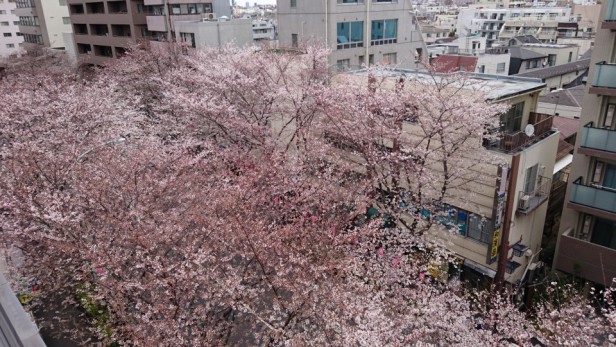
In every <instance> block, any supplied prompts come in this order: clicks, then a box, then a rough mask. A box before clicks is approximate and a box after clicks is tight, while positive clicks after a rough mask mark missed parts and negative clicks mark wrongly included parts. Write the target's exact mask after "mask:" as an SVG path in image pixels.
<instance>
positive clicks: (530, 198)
mask: <svg viewBox="0 0 616 347" xmlns="http://www.w3.org/2000/svg"><path fill="white" fill-rule="evenodd" d="M551 189H552V179H551V178H548V177H543V176H539V178H538V179H537V184H536V186H535V189H533V190H532V191H530V192H525V191H520V195H519V198H518V210H519V211H520V212H526V213H527V212H530V211H533V210H534V209H535V208H537V207H538V206H539V205H541V204H542V203H543V202H545V201H546V200H547V199H548V197H549V196H550V191H551Z"/></svg>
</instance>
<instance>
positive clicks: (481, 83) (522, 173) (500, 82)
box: [353, 69, 559, 284]
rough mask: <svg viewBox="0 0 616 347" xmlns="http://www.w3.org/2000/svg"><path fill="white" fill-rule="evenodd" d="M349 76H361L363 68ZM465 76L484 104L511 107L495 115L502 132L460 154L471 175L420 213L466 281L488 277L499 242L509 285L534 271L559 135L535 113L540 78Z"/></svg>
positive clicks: (424, 79)
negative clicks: (432, 222) (434, 206)
mask: <svg viewBox="0 0 616 347" xmlns="http://www.w3.org/2000/svg"><path fill="white" fill-rule="evenodd" d="M390 73H391V74H392V75H391V83H392V85H393V84H394V83H395V81H398V80H399V79H400V78H401V77H402V78H407V79H409V80H416V81H419V82H421V83H426V84H428V83H435V82H434V81H435V79H436V80H437V81H438V79H439V78H441V77H439V76H440V75H438V74H437V75H430V74H427V73H422V72H418V71H415V70H402V69H396V70H392V71H390ZM353 74H354V75H358V76H360V77H362V78H367V75H366V73H365V71H357V72H354V73H353ZM467 78H468V79H467V80H466V81H465V85H464V87H463V88H469V89H471V90H476V89H480V90H482V91H483V92H484V93H485V98H486V99H487V100H488V101H490V102H493V103H506V104H508V105H511V108H510V110H509V111H508V112H506V113H504V114H502V115H501V127H500V128H498V129H493V131H496V132H498V133H500V135H501V136H500V137H499V138H498V139H495V140H488V139H485V140H484V141H483V147H482V148H480V149H478V150H479V151H480V152H481V153H473V154H471V153H465V154H464V155H465V158H467V159H468V160H469V161H470V162H471V163H473V164H471V165H469V166H468V170H469V173H468V177H475V178H473V179H472V180H467V181H465V182H464V183H463V184H455V183H454V184H453V186H452V187H451V189H449V190H448V192H447V194H446V196H445V198H444V199H443V200H444V204H443V205H442V210H439V211H428V210H421V211H419V212H420V214H421V216H422V217H424V218H432V217H431V216H433V218H434V220H435V221H436V222H437V223H438V224H440V225H434V226H433V228H431V229H430V230H429V232H428V234H427V235H426V238H427V239H429V240H431V241H433V242H436V243H438V244H440V245H441V246H443V247H444V248H447V249H448V250H450V251H451V252H453V253H454V254H455V255H456V256H457V258H458V262H457V263H458V264H463V265H464V266H465V270H464V271H463V274H462V276H463V277H464V278H465V279H475V278H482V279H484V280H488V279H490V278H494V277H495V276H496V273H497V266H498V261H497V259H498V258H499V254H500V252H501V245H504V246H505V247H506V249H507V251H506V252H507V254H506V257H504V259H505V262H503V263H504V265H505V267H504V268H505V271H504V272H505V273H504V280H505V281H506V282H508V283H510V284H515V283H517V282H518V281H522V280H523V279H524V276H525V275H527V274H528V271H532V270H534V269H535V268H537V267H538V266H540V263H538V254H539V252H540V250H541V240H542V236H543V229H544V222H545V216H546V211H547V205H548V204H547V200H548V197H549V194H550V190H551V187H552V184H551V183H552V176H553V172H554V169H555V161H556V154H557V149H558V143H559V134H558V132H557V131H556V130H555V129H553V127H552V122H553V116H551V115H547V114H540V113H537V112H536V111H537V100H538V95H539V92H540V91H541V90H542V89H543V87H544V84H543V83H542V82H541V81H540V80H538V79H533V78H522V77H512V76H494V75H486V74H469V75H468V76H467ZM462 92H463V91H462ZM418 128H419V126H418V125H416V124H414V123H413V122H412V121H408V122H404V123H403V125H402V131H403V132H404V133H405V134H408V136H409V137H410V138H412V137H413V136H414V134H418V133H421V130H419V129H418ZM476 155H477V156H476ZM480 157H481V158H483V159H481V160H480V159H479V158H480ZM486 157H489V158H492V159H491V160H486ZM465 177H466V176H465ZM508 181H512V182H508ZM510 184H512V185H510ZM511 187H512V189H510V188H511ZM411 189H412V188H411ZM508 203H510V204H511V206H512V208H511V209H509V210H508V209H507V208H506V207H505V206H506V205H507V204H508ZM411 209H412V207H411ZM507 210H508V212H507ZM407 218H408V220H406V219H407ZM413 218H417V214H414V215H411V214H409V215H408V217H406V216H403V217H402V218H401V219H403V220H404V223H402V224H406V225H412V224H413V223H412V220H413ZM506 221H510V223H508V224H507V225H508V226H509V229H508V232H509V236H508V238H507V239H505V238H504V236H503V235H504V233H505V230H504V228H505V223H506ZM440 265H443V266H439V268H441V271H439V274H438V278H439V279H440V280H443V281H445V280H446V279H447V277H448V275H447V272H448V270H447V266H446V265H447V264H440ZM453 272H456V270H453V271H452V274H453Z"/></svg>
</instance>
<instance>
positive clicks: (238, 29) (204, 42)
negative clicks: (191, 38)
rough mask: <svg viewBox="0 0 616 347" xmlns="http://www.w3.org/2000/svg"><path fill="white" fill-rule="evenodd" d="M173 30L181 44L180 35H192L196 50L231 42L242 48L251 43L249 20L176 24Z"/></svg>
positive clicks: (250, 23) (250, 21)
mask: <svg viewBox="0 0 616 347" xmlns="http://www.w3.org/2000/svg"><path fill="white" fill-rule="evenodd" d="M175 28H176V32H175V35H176V40H177V41H178V42H182V40H181V37H182V36H181V34H182V33H193V34H194V35H195V45H196V47H197V48H200V47H206V46H207V47H221V46H224V45H226V44H228V43H232V42H233V43H234V44H235V45H237V46H239V47H242V46H246V45H251V44H252V43H253V38H252V20H251V19H234V20H231V21H224V22H223V21H211V22H176V23H175Z"/></svg>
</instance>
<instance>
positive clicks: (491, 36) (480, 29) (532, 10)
mask: <svg viewBox="0 0 616 347" xmlns="http://www.w3.org/2000/svg"><path fill="white" fill-rule="evenodd" d="M570 19H571V9H570V8H565V7H528V8H499V9H486V8H484V9H473V8H468V9H463V10H461V11H460V13H459V14H458V26H457V33H458V35H459V36H465V35H475V34H478V35H480V36H482V37H486V39H487V45H488V47H491V46H492V45H493V44H494V43H495V42H496V41H498V40H499V38H500V36H501V34H503V30H504V27H505V22H507V21H523V23H526V24H525V25H532V23H536V24H537V25H540V23H543V22H555V23H557V22H569V21H570ZM554 28H556V26H555V27H554ZM514 31H515V28H514ZM511 34H513V32H512V33H511ZM511 36H517V35H511ZM553 39H556V29H554V37H553Z"/></svg>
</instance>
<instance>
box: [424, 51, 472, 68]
mask: <svg viewBox="0 0 616 347" xmlns="http://www.w3.org/2000/svg"><path fill="white" fill-rule="evenodd" d="M432 67H433V68H434V69H435V71H436V72H443V73H447V72H456V71H468V72H474V71H475V68H476V67H477V57H470V56H462V55H447V54H442V55H439V56H438V57H436V58H434V59H433V60H432ZM460 67H464V69H461V68H460Z"/></svg>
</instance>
